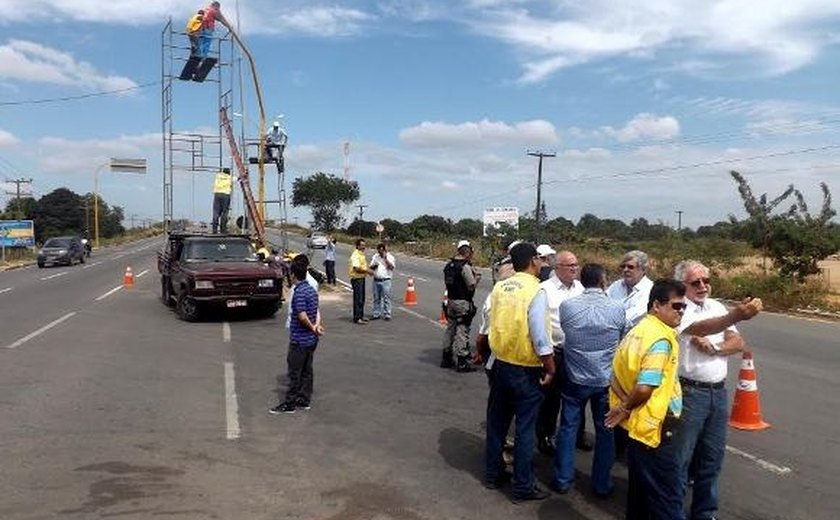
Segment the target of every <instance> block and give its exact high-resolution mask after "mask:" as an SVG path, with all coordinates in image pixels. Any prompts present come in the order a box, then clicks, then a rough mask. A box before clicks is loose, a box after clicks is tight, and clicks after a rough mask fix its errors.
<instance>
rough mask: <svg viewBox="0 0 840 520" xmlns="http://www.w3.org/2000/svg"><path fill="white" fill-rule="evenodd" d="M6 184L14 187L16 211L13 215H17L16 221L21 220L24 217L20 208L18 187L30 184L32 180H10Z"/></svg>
mask: <svg viewBox="0 0 840 520" xmlns="http://www.w3.org/2000/svg"><path fill="white" fill-rule="evenodd" d="M8 183H9V184H14V185H15V206H16V207H15V209H16V210H17V211H15V213H16V215H17V219H18V220H22V219H23V217H24V215H23V210H22V208H21V207H20V185H21V184H32V179H12V180H10V181H8Z"/></svg>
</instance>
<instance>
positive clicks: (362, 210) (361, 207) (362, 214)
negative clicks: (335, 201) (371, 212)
mask: <svg viewBox="0 0 840 520" xmlns="http://www.w3.org/2000/svg"><path fill="white" fill-rule="evenodd" d="M356 207H357V208H359V222H361V221H362V220H364V218H365V208H366V207H368V204H356Z"/></svg>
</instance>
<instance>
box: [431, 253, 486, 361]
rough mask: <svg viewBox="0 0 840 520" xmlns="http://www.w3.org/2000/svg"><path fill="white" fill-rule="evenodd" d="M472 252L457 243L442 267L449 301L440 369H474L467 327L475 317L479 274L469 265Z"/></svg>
mask: <svg viewBox="0 0 840 520" xmlns="http://www.w3.org/2000/svg"><path fill="white" fill-rule="evenodd" d="M472 257H473V249H472V245H470V242H469V241H468V240H461V241H459V242H458V246H457V253H456V254H455V256H453V257H452V258H451V259H449V262H447V263H446V265H445V266H444V268H443V277H444V283H445V284H446V292H447V296H448V298H449V301H448V304H447V305H446V318H447V324H446V330H445V331H444V333H443V353H442V358H441V363H440V366H441V368H455V370H456V371H457V372H472V371H473V370H474V368H473V366H472V363H471V355H470V344H469V342H470V325H472V320H473V318H474V317H475V315H476V312H477V310H476V307H475V304H474V303H473V297H474V296H475V288H476V285H477V284H478V282H479V281H480V280H481V274H479V273H477V272H476V271H475V269H474V268H473V266H472Z"/></svg>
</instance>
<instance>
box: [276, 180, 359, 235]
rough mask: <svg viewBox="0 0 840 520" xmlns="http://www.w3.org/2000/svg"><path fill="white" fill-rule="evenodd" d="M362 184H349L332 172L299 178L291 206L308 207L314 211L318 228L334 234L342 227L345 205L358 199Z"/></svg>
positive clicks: (315, 224) (314, 220) (293, 191)
mask: <svg viewBox="0 0 840 520" xmlns="http://www.w3.org/2000/svg"><path fill="white" fill-rule="evenodd" d="M359 196H360V193H359V184H358V183H357V182H355V181H346V180H344V179H342V178H339V177H337V176H335V175H332V174H330V173H324V172H318V173H316V174H315V175H312V176H310V177H298V178H297V179H295V181H294V183H293V184H292V206H294V207H298V206H306V207H309V208H310V209H311V210H312V220H313V223H314V226H315V228H316V229H322V230H325V231H332V230H334V229H336V228H338V227H340V226H341V223H342V217H341V214H340V211H341V205H342V204H352V203H353V202H356V201H357V200H359Z"/></svg>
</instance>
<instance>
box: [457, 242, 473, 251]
mask: <svg viewBox="0 0 840 520" xmlns="http://www.w3.org/2000/svg"><path fill="white" fill-rule="evenodd" d="M462 247H469V248H470V249H472V244H470V241H469V240H461V241H459V242H458V247H456V248H455V249H461V248H462Z"/></svg>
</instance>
